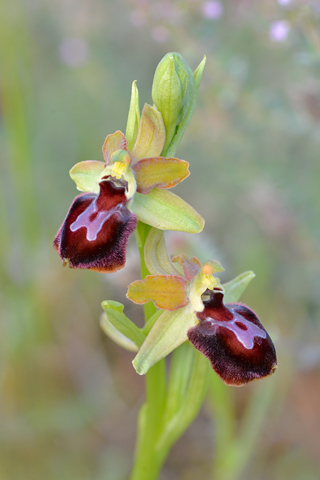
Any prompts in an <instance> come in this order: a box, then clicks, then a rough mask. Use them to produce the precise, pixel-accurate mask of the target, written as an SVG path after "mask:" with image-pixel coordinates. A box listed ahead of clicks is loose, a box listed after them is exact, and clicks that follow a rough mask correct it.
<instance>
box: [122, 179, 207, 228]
mask: <svg viewBox="0 0 320 480" xmlns="http://www.w3.org/2000/svg"><path fill="white" fill-rule="evenodd" d="M130 210H132V212H133V213H135V214H136V215H137V217H138V219H139V220H141V221H142V222H144V223H147V224H148V225H151V226H152V227H155V228H159V229H160V230H177V231H180V232H187V233H199V232H201V230H202V229H203V227H204V219H203V218H202V217H201V215H200V214H199V213H198V212H196V210H194V208H192V207H191V206H190V205H189V204H188V203H187V202H185V201H184V200H182V198H180V197H178V196H177V195H175V194H174V193H172V192H169V191H167V190H161V189H159V188H154V189H153V190H151V192H150V193H149V194H148V195H143V194H141V193H136V194H135V196H134V200H133V203H132V204H131V206H130Z"/></svg>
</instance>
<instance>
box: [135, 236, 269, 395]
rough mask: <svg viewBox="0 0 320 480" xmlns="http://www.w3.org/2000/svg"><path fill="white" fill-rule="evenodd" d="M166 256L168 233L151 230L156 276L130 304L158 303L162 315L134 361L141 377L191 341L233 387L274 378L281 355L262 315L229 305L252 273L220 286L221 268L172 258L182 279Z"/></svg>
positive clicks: (148, 250)
mask: <svg viewBox="0 0 320 480" xmlns="http://www.w3.org/2000/svg"><path fill="white" fill-rule="evenodd" d="M165 252H166V249H165V244H164V239H163V233H162V232H159V231H157V230H155V229H152V230H151V232H150V233H149V236H148V239H147V241H146V245H145V261H146V265H147V268H148V270H149V272H150V273H151V275H148V276H147V277H146V278H145V279H143V280H138V281H136V282H133V283H131V285H129V289H128V294H127V296H128V298H130V300H132V301H134V302H135V303H139V304H143V303H146V302H148V301H153V302H154V304H155V306H156V307H158V308H160V309H162V310H163V312H162V313H161V314H160V316H158V318H157V319H156V321H155V323H154V325H153V326H152V328H151V330H150V332H149V334H148V335H147V337H146V339H145V340H144V342H143V343H142V345H141V348H140V350H139V352H138V354H137V356H136V357H135V359H134V361H133V365H134V367H135V368H136V370H137V372H138V373H140V374H144V373H146V372H147V370H148V369H149V368H150V367H151V366H152V365H154V364H155V363H156V362H157V361H159V360H160V359H161V358H164V357H165V356H166V355H168V354H169V353H170V352H172V351H173V350H174V349H175V348H177V347H178V346H179V345H180V344H182V343H183V342H185V341H186V340H189V341H190V342H191V343H192V344H193V346H194V347H195V348H196V349H198V350H199V351H200V352H201V353H202V354H203V355H205V356H206V357H207V358H208V359H209V360H210V362H211V365H212V367H213V369H214V370H215V372H216V373H217V374H218V375H219V376H220V378H221V379H222V380H223V381H224V382H225V383H226V384H228V385H234V386H240V385H244V384H246V383H248V382H250V381H251V380H254V379H258V378H263V377H266V376H268V375H271V374H272V373H273V372H274V371H275V369H276V364H277V359H276V352H275V348H274V345H273V343H272V340H271V338H270V337H269V335H268V333H267V331H266V330H265V328H264V327H263V325H262V324H261V322H260V320H259V319H258V317H257V315H256V314H255V313H254V312H253V311H252V310H251V309H249V308H248V307H247V306H246V305H243V304H241V303H235V302H233V301H231V302H230V301H229V300H227V302H226V303H224V297H229V298H231V299H234V298H236V297H239V296H240V295H241V293H242V291H243V290H244V288H245V287H246V285H247V284H248V282H249V281H250V280H251V278H253V276H254V274H253V273H252V272H247V273H246V274H243V275H242V276H239V277H237V278H236V279H235V280H233V281H232V282H229V284H228V283H227V284H225V285H221V284H220V280H219V279H218V278H217V277H215V276H214V275H213V274H215V273H216V272H221V271H223V270H224V269H223V267H222V266H221V265H220V263H219V262H217V261H208V262H206V263H205V264H204V265H203V266H202V267H201V265H200V262H199V261H198V260H197V259H196V258H192V259H188V258H187V257H185V256H184V255H179V256H176V257H173V259H172V261H173V262H178V263H179V264H180V265H181V266H182V269H183V275H182V274H181V273H179V271H178V270H177V269H176V268H175V267H174V265H173V263H172V262H171V260H170V258H169V257H168V255H167V254H165Z"/></svg>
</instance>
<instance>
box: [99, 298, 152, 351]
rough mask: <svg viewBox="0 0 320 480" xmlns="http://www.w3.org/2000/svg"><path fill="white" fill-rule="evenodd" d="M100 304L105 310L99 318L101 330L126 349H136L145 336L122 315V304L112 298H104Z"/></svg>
mask: <svg viewBox="0 0 320 480" xmlns="http://www.w3.org/2000/svg"><path fill="white" fill-rule="evenodd" d="M101 306H102V308H103V310H104V311H105V313H104V314H102V315H101V318H100V324H101V327H102V329H103V331H104V332H105V333H106V334H107V335H108V337H110V338H111V339H112V340H113V341H114V342H115V343H117V344H118V345H120V346H122V347H123V348H125V349H126V350H129V351H132V352H136V351H138V349H139V347H140V346H141V345H142V343H143V341H144V340H145V336H144V334H143V333H142V332H141V330H140V329H139V328H138V327H137V326H136V325H135V324H134V323H133V322H132V321H131V320H130V319H129V318H128V317H126V316H125V315H124V313H123V309H124V306H123V305H122V304H121V303H119V302H114V301H112V300H105V301H104V302H102V304H101Z"/></svg>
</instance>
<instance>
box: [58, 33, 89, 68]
mask: <svg viewBox="0 0 320 480" xmlns="http://www.w3.org/2000/svg"><path fill="white" fill-rule="evenodd" d="M88 55H89V48H88V44H87V42H86V40H84V39H83V38H77V37H70V38H66V39H65V40H63V41H62V42H61V43H60V46H59V56H60V59H61V61H62V63H64V64H65V65H67V66H68V67H73V68H75V67H80V66H81V65H83V64H84V63H85V62H86V61H87V59H88Z"/></svg>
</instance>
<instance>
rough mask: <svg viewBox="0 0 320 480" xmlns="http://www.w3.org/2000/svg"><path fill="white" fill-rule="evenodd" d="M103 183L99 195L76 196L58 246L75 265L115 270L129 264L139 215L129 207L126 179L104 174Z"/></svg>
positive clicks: (57, 239)
mask: <svg viewBox="0 0 320 480" xmlns="http://www.w3.org/2000/svg"><path fill="white" fill-rule="evenodd" d="M99 186H100V192H99V194H98V195H95V194H92V193H87V194H83V195H79V196H78V197H76V198H75V200H74V201H73V203H72V205H71V207H70V210H69V212H68V214H67V216H66V218H65V220H64V222H63V224H62V225H61V227H60V230H59V231H58V233H57V236H56V238H55V240H54V247H55V248H56V250H57V252H58V253H59V255H60V257H61V258H62V259H63V261H64V263H68V264H69V266H70V267H71V268H87V269H91V270H97V271H99V272H114V271H116V270H119V269H120V268H122V267H123V266H124V264H125V260H126V247H127V243H128V239H129V236H130V234H131V233H132V232H133V231H134V229H135V228H136V224H137V218H136V216H135V215H134V214H133V213H132V212H130V210H128V208H127V207H126V204H127V203H128V200H127V197H126V195H125V192H126V188H127V183H126V182H122V181H119V180H116V179H114V178H113V177H104V178H103V179H102V181H101V182H100V184H99Z"/></svg>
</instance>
